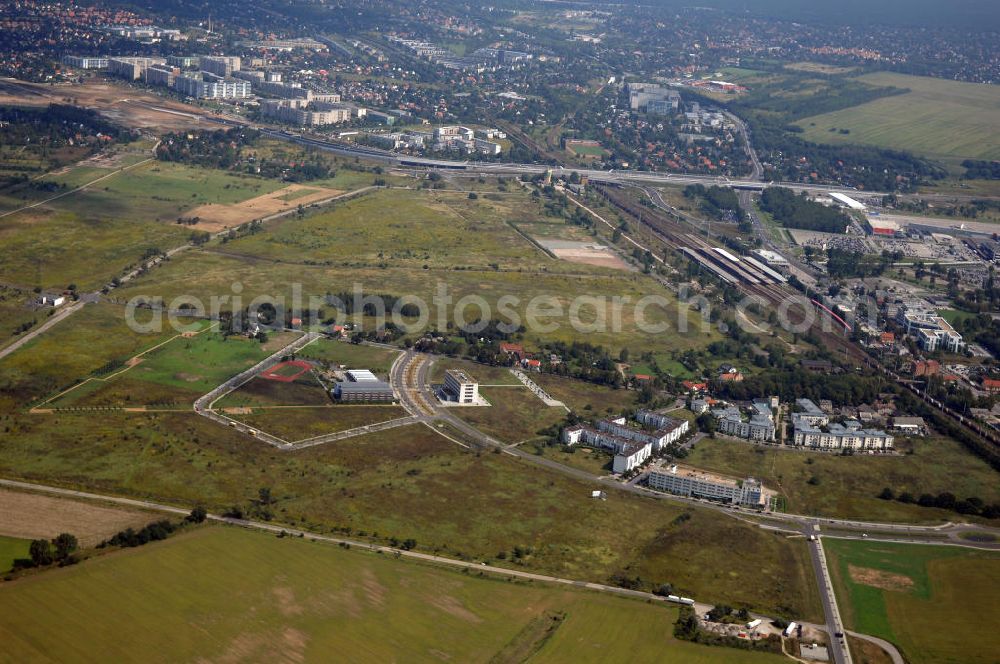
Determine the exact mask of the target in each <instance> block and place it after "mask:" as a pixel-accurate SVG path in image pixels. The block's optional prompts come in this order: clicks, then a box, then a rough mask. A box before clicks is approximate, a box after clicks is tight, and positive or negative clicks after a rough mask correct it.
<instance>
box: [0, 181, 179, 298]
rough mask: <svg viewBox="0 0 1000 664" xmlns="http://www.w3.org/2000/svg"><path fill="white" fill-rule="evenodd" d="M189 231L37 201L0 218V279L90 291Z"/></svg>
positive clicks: (177, 241)
mask: <svg viewBox="0 0 1000 664" xmlns="http://www.w3.org/2000/svg"><path fill="white" fill-rule="evenodd" d="M68 198H69V197H68ZM63 200H66V199H63ZM189 235H190V231H189V230H186V229H184V228H183V227H181V226H177V225H176V224H174V225H169V224H160V223H156V222H143V221H140V220H136V219H134V218H132V217H131V216H130V215H128V214H122V215H116V216H106V215H100V216H96V215H95V216H90V215H86V214H83V213H80V212H75V211H72V210H71V209H59V210H56V209H53V208H50V207H48V206H42V207H38V208H34V209H31V210H27V211H24V212H20V213H18V214H14V215H11V216H8V217H4V218H3V219H0V280H3V281H6V282H10V283H15V284H26V285H27V284H35V285H38V286H41V287H43V288H58V289H62V288H66V287H67V286H68V285H69V284H76V286H77V287H78V288H79V289H80V290H82V291H89V290H95V289H98V288H100V287H101V286H103V285H105V284H107V283H108V282H109V281H111V279H113V278H114V277H116V276H119V275H121V274H122V273H123V272H124V271H125V268H126V267H128V266H129V265H134V264H136V263H137V262H138V261H139V259H140V258H141V257H142V256H143V254H144V253H145V252H146V251H147V250H148V249H151V248H159V249H161V250H164V251H166V250H167V249H172V248H174V247H176V246H180V245H182V244H184V242H185V241H186V240H187V237H188V236H189Z"/></svg>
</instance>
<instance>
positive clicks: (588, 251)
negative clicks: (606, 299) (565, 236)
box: [535, 238, 630, 270]
mask: <svg viewBox="0 0 1000 664" xmlns="http://www.w3.org/2000/svg"><path fill="white" fill-rule="evenodd" d="M535 239H536V240H537V241H538V244H540V245H542V246H543V247H545V249H546V250H548V251H549V252H551V253H552V254H553V255H555V256H556V258H559V259H561V260H564V261H568V262H570V263H581V264H583V265H596V266H598V267H607V268H611V269H613V270H628V269H630V268H629V265H628V263H626V262H625V261H623V260H622V259H621V258H620V257H619V256H618V254H616V253H615V252H614V251H612V250H611V248H610V247H607V246H605V245H603V244H600V243H599V242H575V241H573V240H556V239H550V238H535Z"/></svg>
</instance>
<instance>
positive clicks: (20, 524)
mask: <svg viewBox="0 0 1000 664" xmlns="http://www.w3.org/2000/svg"><path fill="white" fill-rule="evenodd" d="M153 520H155V515H153V514H150V513H148V512H142V511H139V510H128V509H123V508H120V507H105V506H103V505H98V504H96V503H91V502H84V501H78V500H72V499H69V498H57V497H54V496H45V495H42V494H36V493H22V492H20V491H9V490H7V489H0V534H2V535H7V536H9V537H22V538H25V539H37V538H42V537H45V538H52V537H55V536H56V535H58V534H59V533H72V534H73V535H76V537H77V539H78V540H80V543H81V544H82V545H83V546H93V545H95V544H98V543H100V542H101V541H102V540H105V539H107V538H108V537H111V536H112V535H114V534H115V533H117V532H118V531H119V530H124V529H125V528H128V527H129V526H132V527H140V526H144V525H146V524H147V523H149V522H150V521H153Z"/></svg>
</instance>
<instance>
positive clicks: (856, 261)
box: [806, 247, 903, 278]
mask: <svg viewBox="0 0 1000 664" xmlns="http://www.w3.org/2000/svg"><path fill="white" fill-rule="evenodd" d="M806 248H807V249H811V248H812V247H806ZM807 253H809V252H807ZM826 255H827V261H826V271H827V273H828V274H829V275H830V276H831V277H839V278H848V277H873V276H874V277H877V276H880V275H882V274H883V273H884V272H885V271H886V270H887V269H889V268H890V267H892V265H893V264H894V263H895V262H896V261H898V260H899V259H900V258H902V257H903V253H902V252H901V251H883V252H882V253H881V254H880V255H874V254H862V253H857V252H854V251H849V250H847V249H841V248H839V247H830V248H829V249H827V251H826Z"/></svg>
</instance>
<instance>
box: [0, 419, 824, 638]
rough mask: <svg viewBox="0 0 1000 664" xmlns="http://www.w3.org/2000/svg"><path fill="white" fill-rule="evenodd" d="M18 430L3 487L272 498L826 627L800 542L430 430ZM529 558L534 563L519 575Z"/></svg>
mask: <svg viewBox="0 0 1000 664" xmlns="http://www.w3.org/2000/svg"><path fill="white" fill-rule="evenodd" d="M330 410H335V409H330ZM3 424H4V426H7V427H10V431H9V434H10V435H6V436H3V437H0V475H2V476H7V477H24V478H27V479H30V480H37V481H42V482H48V483H56V484H61V485H68V486H74V487H79V488H84V489H89V490H93V491H98V492H110V493H115V494H124V495H133V496H144V497H150V498H155V499H158V500H162V501H166V502H171V503H175V504H180V505H193V504H196V503H202V504H204V505H206V506H207V507H208V508H209V509H211V510H214V511H223V510H225V509H228V508H229V507H230V506H232V505H240V506H242V507H243V509H250V507H249V501H250V500H252V499H255V498H256V497H257V489H258V488H259V487H270V488H271V495H272V496H274V497H275V501H276V502H275V503H274V504H273V505H270V506H269V507H268V509H269V511H270V512H271V513H272V514H273V520H274V521H275V522H277V523H288V524H294V525H296V526H300V527H303V528H308V529H311V530H316V531H318V532H330V531H331V530H340V531H342V532H349V533H351V534H352V535H353V536H357V537H366V536H372V535H373V534H375V533H377V537H378V540H379V541H385V540H386V538H388V537H390V536H395V537H398V538H399V539H400V540H402V539H406V538H414V539H416V540H417V542H418V548H419V549H421V550H424V551H439V552H442V553H445V554H447V555H450V556H456V557H461V558H465V559H471V560H489V561H494V562H496V563H497V564H500V565H511V564H514V565H516V566H518V567H519V568H523V569H532V570H539V571H545V572H549V573H553V574H558V575H562V576H568V577H572V578H579V579H586V580H598V581H605V580H608V579H609V578H610V577H611V575H613V574H615V573H625V574H629V575H632V576H634V575H635V574H639V575H641V577H642V579H643V581H642V583H643V584H649V585H647V586H646V587H649V588H652V587H653V586H652V584H654V583H663V582H671V583H673V584H674V585H675V586H676V587H677V588H678V589H679V590H680V591H681V592H682V593H684V594H686V595H688V596H690V597H695V598H697V599H701V600H705V601H727V602H729V603H731V604H733V605H737V604H748V605H750V606H753V607H756V608H758V609H760V610H762V611H770V612H774V613H779V612H780V613H784V614H785V615H788V616H789V617H791V616H798V617H807V618H812V619H818V617H819V614H820V610H819V608H818V602H817V601H816V592H815V589H814V587H813V584H812V580H811V577H810V575H809V574H808V573H807V572H805V571H804V572H803V574H802V575H801V576H799V575H798V574H797V573H794V574H790V573H789V571H788V570H799V569H801V570H808V569H809V566H808V561H807V560H806V556H807V554H808V551H807V549H806V545H805V543H804V542H802V541H801V540H789V539H786V538H784V537H782V536H780V535H777V534H775V533H770V532H766V531H763V530H760V529H757V528H755V527H752V526H750V525H747V524H743V523H740V522H737V521H732V520H729V519H727V518H724V517H722V516H721V515H718V514H715V513H707V512H706V513H704V514H703V512H702V511H701V510H698V509H692V510H691V513H692V518H691V519H689V520H678V519H677V517H678V516H679V515H680V514H681V513H682V510H681V508H679V507H676V506H675V505H673V504H671V503H669V502H665V501H660V500H655V499H653V498H648V497H643V496H636V495H631V494H625V493H618V492H611V493H610V495H609V498H608V500H607V501H594V500H592V499H591V498H590V491H591V490H592V488H593V486H592V484H591V483H589V482H581V481H578V480H574V479H570V478H568V477H566V476H564V475H561V474H558V473H553V472H551V471H547V470H543V469H540V468H538V467H536V466H534V465H533V464H529V463H527V462H525V461H518V460H516V459H513V458H511V457H509V456H508V455H505V454H493V453H481V454H477V453H473V452H470V451H467V450H464V449H462V448H460V447H458V446H456V445H454V444H453V443H451V442H449V441H447V440H445V439H444V438H442V437H440V436H438V435H437V434H436V433H434V431H432V430H431V429H429V428H428V427H425V426H422V425H414V426H407V427H400V428H397V429H392V430H389V431H384V432H378V433H374V434H368V435H365V436H358V437H354V438H351V439H349V440H346V441H340V442H338V443H334V444H329V445H323V446H319V447H314V448H309V449H306V450H302V451H299V452H292V453H282V452H278V451H276V450H274V449H273V448H271V447H270V446H268V445H265V444H262V443H260V442H257V441H254V440H252V439H250V438H248V437H247V436H245V435H240V434H238V433H236V432H234V431H232V430H231V429H229V428H228V427H223V426H220V425H218V424H216V423H214V422H211V421H209V420H206V419H205V418H202V417H198V416H197V415H195V414H193V413H145V414H136V413H121V412H110V413H101V414H100V415H94V414H89V413H88V414H70V413H61V412H60V413H55V414H52V415H46V416H40V415H31V414H28V413H14V414H11V415H9V416H8V418H7V419H6V420H5V421H4V423H3ZM626 533H627V535H626ZM734 541H738V542H740V546H739V547H733V546H732V542H734ZM515 547H521V548H522V550H527V549H528V548H530V549H531V551H530V553H527V554H526V555H524V556H523V557H522V558H521V559H519V560H517V561H516V562H515V561H514V560H513V554H512V551H513V550H514V548H515ZM695 548H697V554H696V553H695ZM500 552H504V554H503V555H504V558H503V559H500V558H498V555H499V553H500ZM747 561H752V568H753V569H752V570H750V569H749V566H750V563H748V562H747ZM719 570H726V572H725V573H724V574H720V573H719Z"/></svg>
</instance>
